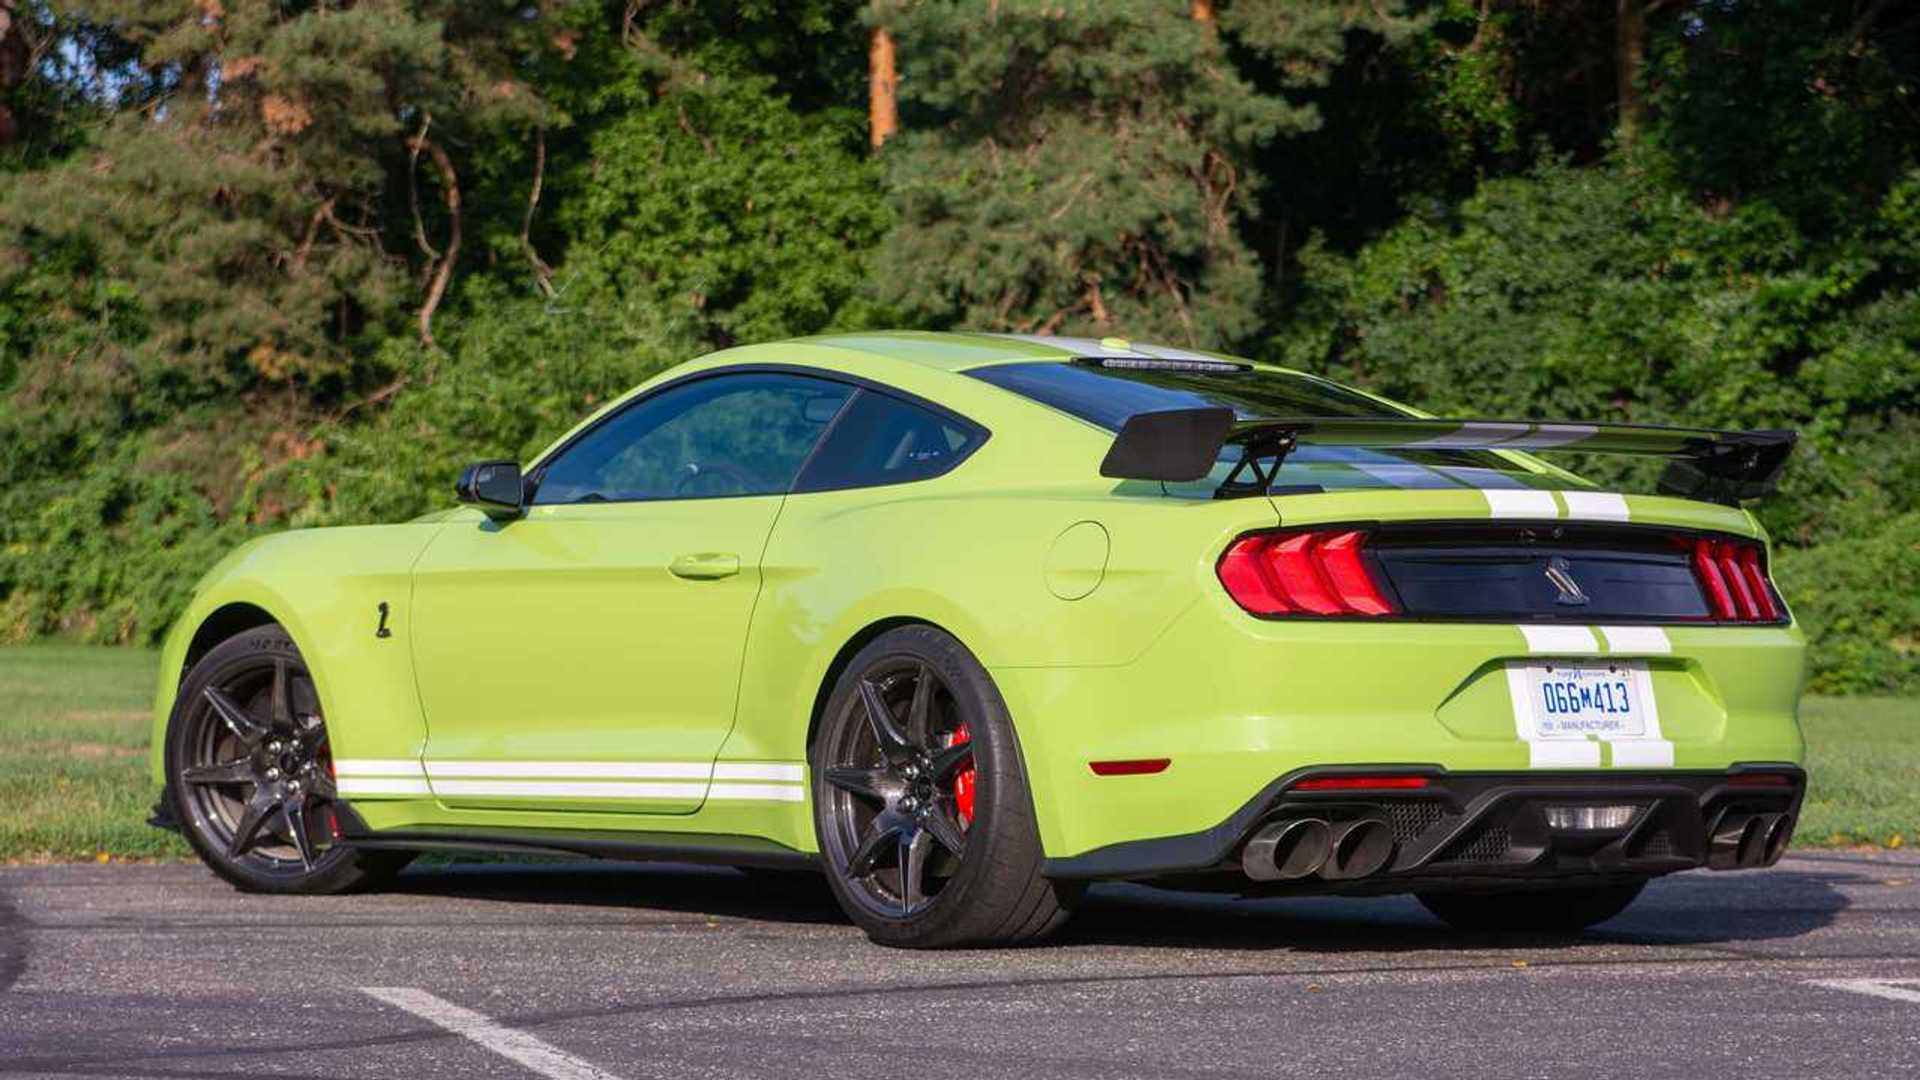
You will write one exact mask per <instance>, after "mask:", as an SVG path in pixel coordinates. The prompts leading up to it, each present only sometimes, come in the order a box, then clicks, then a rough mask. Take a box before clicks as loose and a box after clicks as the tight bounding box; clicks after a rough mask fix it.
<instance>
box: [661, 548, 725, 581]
mask: <svg viewBox="0 0 1920 1080" xmlns="http://www.w3.org/2000/svg"><path fill="white" fill-rule="evenodd" d="M667 569H668V570H669V571H671V572H672V573H673V576H674V577H679V578H688V579H690V580H694V581H712V580H714V579H716V578H723V577H732V576H733V575H735V574H737V573H739V572H740V556H738V555H731V554H728V553H726V552H720V551H701V552H696V553H694V554H692V555H682V556H680V557H679V558H677V559H675V560H673V561H672V562H670V563H668V564H667Z"/></svg>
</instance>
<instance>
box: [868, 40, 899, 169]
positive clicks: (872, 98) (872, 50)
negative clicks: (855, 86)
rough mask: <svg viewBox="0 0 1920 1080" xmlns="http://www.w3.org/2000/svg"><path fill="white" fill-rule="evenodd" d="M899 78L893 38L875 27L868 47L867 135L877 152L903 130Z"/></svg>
mask: <svg viewBox="0 0 1920 1080" xmlns="http://www.w3.org/2000/svg"><path fill="white" fill-rule="evenodd" d="M898 88H899V76H898V75H897V74H896V72H895V70H894V66H893V35H892V34H889V33H887V31H886V29H885V28H884V27H879V26H876V27H874V28H873V40H872V42H871V43H870V44H869V45H868V48H867V134H868V138H870V139H871V140H872V142H873V148H874V149H875V150H878V149H880V146H881V144H882V143H885V142H886V141H887V138H888V136H891V135H892V134H893V133H894V132H895V131H898V130H899V129H900V101H899V97H898V93H897V91H898Z"/></svg>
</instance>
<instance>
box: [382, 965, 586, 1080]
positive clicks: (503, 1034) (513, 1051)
mask: <svg viewBox="0 0 1920 1080" xmlns="http://www.w3.org/2000/svg"><path fill="white" fill-rule="evenodd" d="M360 992H361V993H363V994H366V995H367V996H368V997H371V998H374V999H376V1000H379V1001H384V1002H386V1003H387V1004H388V1005H391V1006H393V1007H394V1008H396V1009H402V1010H405V1011H406V1012H410V1013H412V1014H413V1015H415V1016H417V1017H419V1018H420V1019H422V1020H425V1021H427V1022H428V1023H431V1024H433V1025H435V1026H437V1027H442V1028H445V1029H447V1030H448V1031H451V1032H453V1033H454V1034H455V1035H458V1036H460V1037H461V1038H463V1039H466V1040H468V1041H469V1042H472V1043H474V1044H476V1045H478V1046H481V1047H484V1048H485V1049H487V1050H490V1051H492V1052H493V1053H496V1054H498V1055H500V1056H501V1057H503V1058H506V1059H507V1060H508V1061H511V1062H513V1063H514V1064H516V1065H519V1066H521V1067H522V1068H525V1069H528V1070H531V1071H532V1072H534V1073H537V1074H539V1075H541V1076H544V1077H546V1078H547V1080H620V1078H619V1077H618V1076H615V1075H614V1074H613V1073H610V1072H608V1071H606V1070H605V1069H602V1068H599V1067H597V1066H595V1065H592V1064H590V1063H588V1062H585V1061H582V1060H580V1059H579V1058H577V1057H574V1056H573V1055H572V1054H569V1053H567V1052H566V1051H565V1050H562V1049H560V1048H559V1047H557V1046H555V1045H553V1044H552V1043H550V1042H547V1041H546V1040H544V1039H538V1038H535V1037H534V1036H532V1035H529V1034H527V1033H526V1032H524V1031H517V1030H515V1029H513V1028H510V1027H506V1026H504V1025H502V1024H498V1023H495V1022H494V1021H493V1020H492V1019H490V1018H489V1017H486V1016H483V1015H481V1014H480V1013H477V1012H474V1011H473V1010H472V1009H463V1008H461V1007H460V1006H458V1005H455V1004H454V1003H453V1002H451V1001H447V1000H445V999H443V998H437V997H434V996H433V995H432V994H429V993H427V992H426V991H425V990H415V989H414V988H413V987H410V986H363V987H361V988H360Z"/></svg>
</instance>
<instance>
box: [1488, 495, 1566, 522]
mask: <svg viewBox="0 0 1920 1080" xmlns="http://www.w3.org/2000/svg"><path fill="white" fill-rule="evenodd" d="M1480 494H1481V495H1482V496H1484V497H1485V498H1486V500H1487V509H1488V510H1489V511H1490V512H1491V513H1492V515H1493V516H1494V517H1497V518H1553V517H1559V516H1560V504H1559V503H1556V502H1554V501H1553V492H1551V491H1532V490H1527V491H1503V490H1499V489H1495V488H1481V489H1480Z"/></svg>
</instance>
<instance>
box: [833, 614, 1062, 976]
mask: <svg viewBox="0 0 1920 1080" xmlns="http://www.w3.org/2000/svg"><path fill="white" fill-rule="evenodd" d="M929 676H931V678H932V681H931V682H929V681H928V677H929ZM903 679H904V680H906V681H905V682H902V680H903ZM863 685H864V687H865V688H866V689H864V690H863ZM922 686H925V687H927V689H926V691H925V707H924V708H921V707H920V706H919V704H918V702H919V695H920V693H921V690H920V688H921V687H922ZM875 700H877V701H878V702H879V704H880V706H881V707H883V708H885V709H886V710H887V712H888V719H889V720H890V721H891V722H892V723H893V724H894V728H893V736H892V738H893V739H894V740H895V744H894V745H893V746H892V747H891V748H883V738H885V737H886V736H884V735H883V732H882V731H881V730H880V729H879V727H878V726H876V724H875V723H874V722H873V721H872V720H871V719H870V716H871V713H870V711H869V709H870V707H871V703H872V702H874V701H875ZM963 736H970V738H967V739H966V740H965V741H961V738H962V737H963ZM901 737H904V739H902V738H901ZM810 752H811V756H812V766H813V768H812V773H813V803H814V827H815V830H816V832H817V835H818V838H819V842H820V852H821V859H822V862H823V863H824V865H825V869H826V871H827V875H826V876H827V883H828V885H829V886H830V887H831V888H832V889H833V893H834V897H835V899H837V900H838V901H839V902H840V907H841V908H842V909H843V910H844V911H845V912H846V913H847V916H848V917H849V918H851V919H852V920H853V921H854V923H855V924H857V925H858V926H859V927H860V928H861V929H862V930H865V931H866V932H867V936H868V937H869V938H871V939H872V940H873V941H875V942H876V943H878V944H881V945H889V946H895V947H899V948H916V949H935V948H956V947H965V946H1008V945H1024V944H1028V943H1031V942H1034V941H1038V940H1039V939H1041V938H1043V937H1045V936H1046V935H1047V934H1049V933H1052V932H1053V931H1054V930H1056V929H1058V928H1059V927H1060V925H1061V924H1062V923H1064V922H1066V920H1067V917H1068V916H1069V915H1070V914H1071V913H1072V909H1073V905H1074V903H1075V902H1076V901H1077V900H1078V899H1079V896H1080V893H1081V891H1082V888H1081V886H1080V885H1079V884H1078V883H1068V882H1055V881H1050V880H1048V879H1047V878H1046V877H1044V876H1043V875H1042V874H1041V867H1042V859H1043V856H1042V852H1041V848H1040V834H1039V830H1038V828H1037V826H1036V824H1035V821H1034V812H1033V798H1032V795H1031V793H1030V791H1029V788H1028V786H1027V778H1026V770H1025V768H1024V766H1023V765H1022V763H1021V757H1020V746H1019V743H1018V741H1017V740H1016V739H1015V736H1014V732H1013V723H1012V721H1011V720H1010V719H1009V717H1008V715H1007V707H1006V704H1005V703H1004V702H1003V701H1002V700H1001V698H1000V692H999V691H998V690H997V689H995V687H994V685H993V681H992V680H991V679H990V678H988V676H987V673H986V670H985V669H984V668H982V667H981V666H980V663H979V661H977V660H975V659H974V658H973V655H972V654H971V653H969V652H968V651H967V650H966V648H965V647H964V646H962V645H961V644H960V643H959V642H958V641H955V640H954V639H953V638H952V637H951V636H950V635H948V634H945V633H943V632H941V631H940V630H937V629H934V628H933V627H930V626H908V627H902V628H900V629H897V630H891V631H888V632H887V633H885V634H882V635H881V636H879V637H878V638H875V639H874V640H873V641H872V642H870V643H869V644H868V645H867V646H866V647H865V648H863V649H861V650H860V652H859V653H858V654H856V655H855V656H854V658H853V660H852V662H851V663H849V664H848V665H847V667H846V670H845V672H843V673H842V674H841V676H840V678H839V680H838V681H837V682H836V684H835V685H834V688H833V693H832V695H831V696H830V697H829V698H828V700H827V705H826V710H825V712H824V713H823V714H822V716H821V719H820V727H819V730H818V731H817V732H816V734H815V737H814V741H813V746H812V747H811V751H810ZM969 766H970V767H971V769H972V777H971V785H972V791H973V794H972V799H971V806H972V815H971V819H970V820H963V816H962V814H961V813H960V804H959V801H958V800H957V798H956V795H957V792H956V788H955V785H956V783H957V782H958V779H957V778H958V777H959V776H960V775H962V774H964V773H966V772H967V769H968V767H969ZM916 845H918V850H919V852H920V854H918V855H915V854H914V851H915V849H916ZM910 865H911V866H914V867H917V868H918V869H919V871H920V872H919V873H918V874H913V873H910V872H909V866H910Z"/></svg>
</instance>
